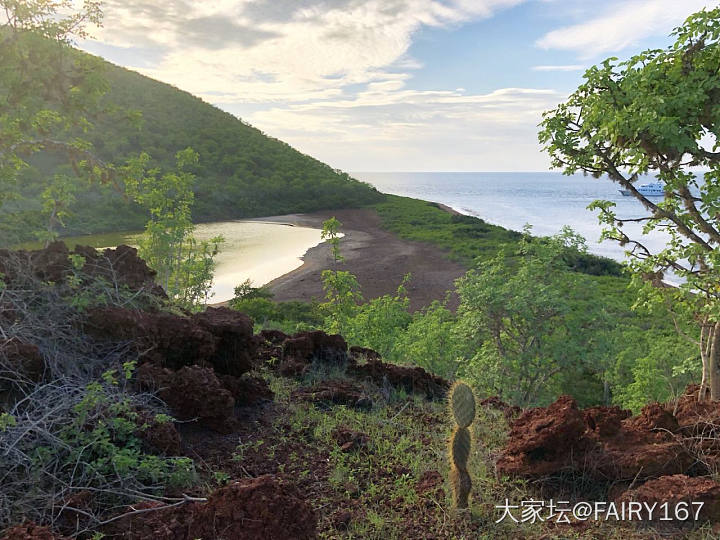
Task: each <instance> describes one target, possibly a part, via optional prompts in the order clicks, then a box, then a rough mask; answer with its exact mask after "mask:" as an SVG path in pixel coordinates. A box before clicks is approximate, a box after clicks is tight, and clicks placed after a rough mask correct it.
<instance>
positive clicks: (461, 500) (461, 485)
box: [450, 467, 472, 508]
mask: <svg viewBox="0 0 720 540" xmlns="http://www.w3.org/2000/svg"><path fill="white" fill-rule="evenodd" d="M450 484H452V488H453V503H454V504H455V508H467V507H468V498H469V496H470V490H471V489H472V480H470V475H469V474H468V472H467V471H466V470H463V469H458V468H456V467H451V468H450Z"/></svg>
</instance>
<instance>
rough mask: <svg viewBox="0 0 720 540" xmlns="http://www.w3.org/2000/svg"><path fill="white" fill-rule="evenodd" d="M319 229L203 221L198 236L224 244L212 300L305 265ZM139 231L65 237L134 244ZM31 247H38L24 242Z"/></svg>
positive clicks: (75, 241) (71, 244) (100, 243)
mask: <svg viewBox="0 0 720 540" xmlns="http://www.w3.org/2000/svg"><path fill="white" fill-rule="evenodd" d="M320 232H321V231H320V230H319V229H312V228H309V227H297V226H291V225H287V224H282V223H265V222H259V221H223V222H217V223H203V224H200V225H198V226H197V227H196V229H195V236H196V238H198V239H201V240H207V239H210V238H212V237H214V236H217V235H222V236H223V237H224V238H225V243H224V244H223V245H222V247H221V251H220V253H219V254H218V256H217V257H216V259H215V260H216V262H217V267H216V269H215V280H214V282H213V288H212V292H213V296H212V298H211V299H210V302H211V303H216V302H224V301H225V300H230V299H231V298H232V297H233V296H234V289H235V287H236V286H237V285H240V284H241V283H242V282H243V281H245V280H246V279H249V280H250V281H251V282H252V284H253V285H254V286H256V287H259V286H260V285H264V284H266V283H269V282H270V281H272V280H273V279H275V278H278V277H280V276H282V275H284V274H287V273H288V272H291V271H292V270H294V269H296V268H298V267H300V266H301V265H302V259H301V257H302V256H303V255H304V254H305V252H306V251H307V250H308V249H310V248H311V247H314V246H317V245H318V244H319V243H320V242H322V240H321V238H320ZM136 237H137V233H127V232H126V233H111V234H99V235H92V236H78V237H72V238H63V240H64V241H65V243H66V244H68V246H69V247H70V248H73V247H75V245H76V244H83V245H90V246H93V247H96V248H105V247H114V246H117V245H119V244H128V245H131V246H132V245H134V244H135V241H136V240H135V239H136ZM24 247H26V248H30V249H37V248H38V247H39V246H34V245H25V246H24Z"/></svg>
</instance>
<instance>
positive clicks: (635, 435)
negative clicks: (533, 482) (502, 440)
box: [497, 396, 695, 482]
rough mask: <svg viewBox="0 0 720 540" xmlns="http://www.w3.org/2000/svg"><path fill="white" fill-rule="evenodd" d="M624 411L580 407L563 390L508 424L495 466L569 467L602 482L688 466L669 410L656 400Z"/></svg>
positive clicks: (537, 470) (531, 471)
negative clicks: (551, 400)
mask: <svg viewBox="0 0 720 540" xmlns="http://www.w3.org/2000/svg"><path fill="white" fill-rule="evenodd" d="M628 414H629V413H628V411H623V410H622V409H619V408H618V407H593V408H590V409H587V410H586V411H584V412H582V413H581V412H580V411H579V410H578V409H577V406H576V404H575V402H574V400H572V399H571V398H569V397H568V396H563V397H561V398H559V399H558V401H557V402H555V403H553V404H552V405H550V406H549V407H545V408H536V409H530V410H528V411H526V412H525V413H523V414H522V415H521V416H520V417H518V418H517V419H516V420H515V421H514V422H513V423H512V424H511V431H510V435H509V437H508V443H507V445H506V446H505V448H504V449H503V452H502V455H501V457H500V459H499V460H498V463H497V469H498V471H499V472H501V473H505V474H511V475H517V476H523V477H528V478H537V477H543V476H548V475H554V474H559V473H561V472H563V471H565V472H567V471H574V472H576V473H580V474H584V475H590V476H593V477H595V478H596V479H597V480H599V481H603V482H622V481H626V480H637V479H640V480H643V479H647V478H656V477H658V476H663V475H669V474H679V473H684V472H686V471H688V470H689V468H690V467H691V466H692V465H693V462H694V461H695V460H694V459H693V458H692V456H691V455H690V453H689V452H688V445H687V444H686V443H685V442H684V441H683V440H682V439H681V438H680V437H679V436H677V435H674V434H673V433H672V429H673V428H675V427H676V425H677V422H675V419H674V418H673V416H672V415H671V414H669V413H668V412H667V411H665V410H664V409H663V408H662V407H660V406H658V405H650V406H648V407H646V408H645V409H643V412H642V414H640V415H639V416H637V417H634V418H626V417H627V416H628Z"/></svg>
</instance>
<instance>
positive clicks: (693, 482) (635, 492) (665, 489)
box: [619, 474, 720, 521]
mask: <svg viewBox="0 0 720 540" xmlns="http://www.w3.org/2000/svg"><path fill="white" fill-rule="evenodd" d="M619 500H620V501H625V502H629V501H639V502H642V503H647V504H648V505H649V506H650V507H651V508H652V505H653V503H656V504H657V507H656V508H655V510H654V512H653V515H652V516H650V515H649V514H648V511H647V508H648V507H647V506H644V507H643V512H642V514H641V515H642V517H643V520H646V521H647V520H649V519H650V518H651V517H652V518H653V521H660V520H661V519H662V517H664V514H663V510H662V508H661V505H662V504H664V503H668V507H669V509H668V511H669V514H668V516H670V517H673V518H674V517H675V512H676V505H677V504H678V503H680V502H683V503H692V502H696V503H703V505H702V507H701V508H700V512H699V514H698V518H699V519H701V520H706V519H717V518H718V516H720V484H718V483H717V482H715V481H714V480H711V479H710V478H690V477H688V476H685V475H684V474H674V475H672V476H662V477H660V478H657V479H655V480H648V481H647V482H645V483H644V484H643V485H642V486H640V487H639V488H636V489H630V490H628V491H626V492H625V493H624V494H623V495H622V497H620V499H619ZM687 509H688V511H689V512H690V514H689V516H688V520H689V519H692V518H693V516H694V515H695V512H696V510H697V507H696V506H692V505H689V506H687ZM665 517H667V516H665ZM681 517H682V515H681Z"/></svg>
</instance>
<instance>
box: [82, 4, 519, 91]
mask: <svg viewBox="0 0 720 540" xmlns="http://www.w3.org/2000/svg"><path fill="white" fill-rule="evenodd" d="M523 1H524V0H232V1H231V0H219V1H216V2H191V1H190V0H174V1H171V2H167V3H156V2H151V1H150V0H107V1H106V2H105V6H104V10H105V26H104V27H103V28H100V29H97V30H96V31H95V32H94V34H95V35H96V39H97V40H98V41H100V42H102V43H105V44H109V45H114V46H119V47H131V48H132V47H141V46H142V47H152V48H157V49H158V50H161V51H162V53H163V54H162V59H161V60H160V61H159V62H157V63H156V64H155V65H153V66H150V67H144V68H143V69H138V70H139V71H142V72H143V73H145V74H147V75H148V76H151V77H154V78H157V79H160V80H162V81H165V82H168V83H170V84H174V85H176V86H178V87H180V88H182V89H184V90H187V91H189V92H192V93H193V94H197V95H200V96H202V97H205V98H207V99H211V100H214V99H215V98H214V97H213V96H212V93H213V92H217V91H219V90H222V92H224V93H225V94H227V95H231V96H232V101H247V102H258V101H268V100H275V101H279V100H282V101H301V100H307V99H317V98H318V97H327V96H331V95H335V94H337V93H338V92H339V91H340V89H342V88H343V87H345V86H347V85H351V84H366V83H374V82H382V81H387V80H392V81H397V75H398V74H400V75H407V73H408V72H409V71H411V70H415V69H418V68H419V67H421V65H420V64H419V63H418V62H417V60H415V59H414V58H411V57H409V56H408V54H407V52H408V49H409V47H410V45H411V42H412V37H413V34H414V33H415V32H416V31H417V30H419V29H420V28H421V27H423V26H433V27H440V26H448V25H453V24H459V23H462V22H465V21H469V20H473V19H478V18H483V17H488V16H490V15H491V14H492V13H493V12H494V11H495V10H497V9H500V8H503V7H508V6H512V5H515V4H518V3H521V2H523ZM131 67H132V66H131ZM135 67H137V68H140V67H141V66H140V65H136V66H135ZM259 75H261V76H259ZM404 78H407V77H404ZM393 84H395V85H397V83H396V82H394V83H393Z"/></svg>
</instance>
